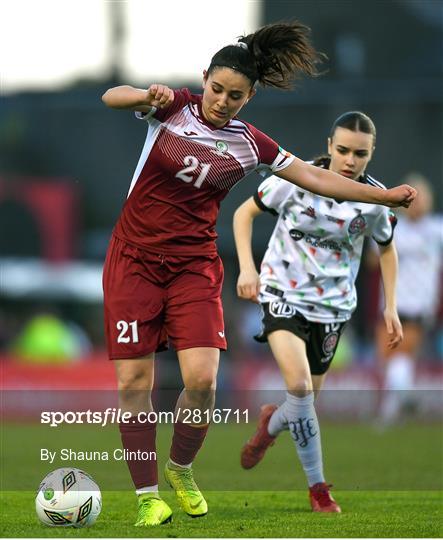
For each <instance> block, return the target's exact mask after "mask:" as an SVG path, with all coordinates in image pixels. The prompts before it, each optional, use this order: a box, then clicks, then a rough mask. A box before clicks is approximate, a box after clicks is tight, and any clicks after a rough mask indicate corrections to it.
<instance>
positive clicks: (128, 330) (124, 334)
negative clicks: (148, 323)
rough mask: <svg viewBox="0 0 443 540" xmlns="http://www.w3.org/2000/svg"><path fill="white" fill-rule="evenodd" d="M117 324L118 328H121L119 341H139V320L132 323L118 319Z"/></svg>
mask: <svg viewBox="0 0 443 540" xmlns="http://www.w3.org/2000/svg"><path fill="white" fill-rule="evenodd" d="M116 326H117V330H120V334H119V335H118V338H117V343H138V328H137V321H132V322H130V323H127V322H126V321H118V323H117V324H116Z"/></svg>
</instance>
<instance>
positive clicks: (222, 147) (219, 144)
mask: <svg viewBox="0 0 443 540" xmlns="http://www.w3.org/2000/svg"><path fill="white" fill-rule="evenodd" d="M215 146H216V148H217V150H211V152H212V153H213V154H215V155H216V156H221V157H224V158H228V159H229V156H228V155H226V152H227V151H228V143H226V142H225V141H216V142H215Z"/></svg>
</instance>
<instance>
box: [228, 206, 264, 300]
mask: <svg viewBox="0 0 443 540" xmlns="http://www.w3.org/2000/svg"><path fill="white" fill-rule="evenodd" d="M262 212H263V211H262V210H261V209H260V208H259V207H258V206H257V204H256V203H255V201H254V198H253V197H250V198H249V199H248V200H246V201H245V202H244V203H243V204H242V205H241V206H239V207H238V208H237V210H236V211H235V213H234V223H233V226H234V240H235V247H236V250H237V257H238V263H239V267H240V274H239V276H238V280H237V294H238V296H239V297H240V298H243V299H244V300H251V301H252V302H257V303H258V294H259V292H260V276H259V274H258V272H257V269H256V267H255V262H254V257H253V255H252V230H253V223H254V219H255V218H256V217H257V216H258V215H260V214H261V213H262Z"/></svg>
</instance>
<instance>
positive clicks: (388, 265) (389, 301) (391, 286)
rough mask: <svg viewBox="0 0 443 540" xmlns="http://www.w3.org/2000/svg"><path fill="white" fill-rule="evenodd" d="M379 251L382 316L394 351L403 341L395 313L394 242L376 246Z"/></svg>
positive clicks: (396, 267) (390, 346) (395, 259)
mask: <svg viewBox="0 0 443 540" xmlns="http://www.w3.org/2000/svg"><path fill="white" fill-rule="evenodd" d="M378 248H379V251H380V269H381V275H382V281H383V290H384V293H385V309H384V311H383V316H384V319H385V324H386V329H387V331H388V336H389V343H388V347H389V348H390V349H395V347H397V345H398V344H399V343H400V342H401V341H402V339H403V328H402V325H401V322H400V319H399V317H398V313H397V274H398V256H397V249H396V248H395V244H394V242H390V243H389V244H387V245H381V244H379V246H378Z"/></svg>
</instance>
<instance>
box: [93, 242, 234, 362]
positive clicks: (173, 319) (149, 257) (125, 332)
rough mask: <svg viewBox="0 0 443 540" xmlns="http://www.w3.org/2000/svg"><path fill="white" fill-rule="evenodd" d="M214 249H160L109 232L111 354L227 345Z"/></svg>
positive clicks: (121, 355) (106, 295) (106, 270)
mask: <svg viewBox="0 0 443 540" xmlns="http://www.w3.org/2000/svg"><path fill="white" fill-rule="evenodd" d="M222 285H223V264H222V262H221V259H220V257H219V256H218V255H215V256H210V257H183V256H169V255H165V256H162V255H158V254H155V253H151V252H147V251H145V250H142V249H139V248H137V247H134V246H132V245H129V244H127V243H126V242H123V241H122V240H119V239H118V238H116V237H115V236H113V237H112V238H111V242H110V244H109V248H108V253H107V255H106V261H105V266H104V270H103V290H104V305H105V332H106V341H107V345H108V352H109V357H110V358H111V359H120V358H121V359H123V358H139V357H141V356H146V355H147V354H150V353H152V352H155V351H164V350H166V349H167V346H168V340H169V341H170V342H171V344H172V346H173V347H174V348H175V350H177V351H179V350H183V349H190V348H192V347H214V348H217V349H222V350H226V339H225V332H224V323H223V308H222V303H221V290H222Z"/></svg>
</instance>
